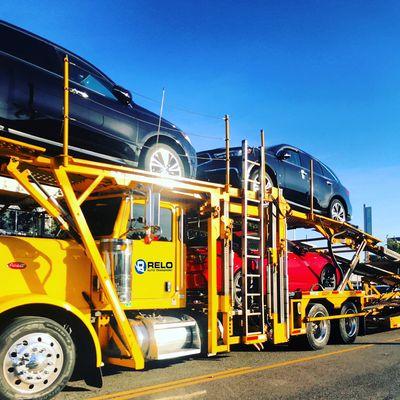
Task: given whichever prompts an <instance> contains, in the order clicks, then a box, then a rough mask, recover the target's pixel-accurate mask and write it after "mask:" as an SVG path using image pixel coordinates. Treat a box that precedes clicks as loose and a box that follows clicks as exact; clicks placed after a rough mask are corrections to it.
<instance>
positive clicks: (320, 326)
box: [311, 311, 328, 343]
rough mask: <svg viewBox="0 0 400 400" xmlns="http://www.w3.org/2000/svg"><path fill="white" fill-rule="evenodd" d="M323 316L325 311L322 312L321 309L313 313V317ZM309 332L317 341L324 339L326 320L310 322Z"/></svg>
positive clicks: (326, 328)
mask: <svg viewBox="0 0 400 400" xmlns="http://www.w3.org/2000/svg"><path fill="white" fill-rule="evenodd" d="M325 316H326V315H325V313H323V312H322V311H317V312H316V313H315V315H314V317H315V318H318V317H325ZM311 332H312V334H313V336H314V340H315V341H316V342H317V343H323V342H324V341H325V340H326V335H327V333H328V323H327V321H318V322H312V328H311Z"/></svg>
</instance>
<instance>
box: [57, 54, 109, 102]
mask: <svg viewBox="0 0 400 400" xmlns="http://www.w3.org/2000/svg"><path fill="white" fill-rule="evenodd" d="M60 55H61V56H62V57H64V55H63V54H61V52H60ZM68 58H69V61H70V62H71V64H70V67H69V78H70V80H71V81H73V82H76V83H79V84H80V85H82V86H85V87H86V88H88V89H90V90H92V91H94V92H96V93H98V94H100V95H102V96H105V97H107V98H109V99H112V100H117V98H116V97H115V96H114V94H113V93H112V88H113V85H112V84H111V83H110V82H109V81H107V80H106V79H104V77H103V76H102V75H101V74H100V73H99V71H97V70H96V69H95V68H92V67H91V66H90V65H88V64H86V63H84V62H83V61H81V60H79V59H77V58H76V57H74V56H71V55H69V56H68Z"/></svg>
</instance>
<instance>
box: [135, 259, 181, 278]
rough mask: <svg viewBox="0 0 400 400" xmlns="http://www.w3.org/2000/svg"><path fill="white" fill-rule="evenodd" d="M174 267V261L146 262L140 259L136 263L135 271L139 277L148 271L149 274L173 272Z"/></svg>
mask: <svg viewBox="0 0 400 400" xmlns="http://www.w3.org/2000/svg"><path fill="white" fill-rule="evenodd" d="M173 267H174V263H173V262H172V261H166V262H164V261H147V262H146V261H145V260H143V259H139V260H137V261H136V263H135V271H136V272H137V273H138V274H139V275H143V274H144V273H145V272H146V271H149V272H162V271H171V270H172V268H173Z"/></svg>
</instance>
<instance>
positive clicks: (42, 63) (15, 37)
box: [0, 24, 61, 74]
mask: <svg viewBox="0 0 400 400" xmlns="http://www.w3.org/2000/svg"><path fill="white" fill-rule="evenodd" d="M0 37H1V44H0V50H1V51H4V52H6V53H8V54H11V55H12V56H15V57H17V58H20V59H21V60H24V61H27V62H29V63H31V64H33V65H36V66H38V67H41V68H44V69H46V70H48V71H51V72H55V73H57V74H60V73H61V64H60V62H59V59H58V57H57V53H56V50H55V49H54V47H53V46H52V45H50V44H48V43H46V42H44V41H42V40H40V39H36V38H35V37H33V36H31V35H28V34H26V33H23V32H20V31H18V30H16V29H13V28H11V27H9V26H6V25H2V24H0Z"/></svg>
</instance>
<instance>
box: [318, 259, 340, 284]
mask: <svg viewBox="0 0 400 400" xmlns="http://www.w3.org/2000/svg"><path fill="white" fill-rule="evenodd" d="M319 283H320V285H321V286H322V287H323V288H324V289H327V290H334V289H336V286H337V284H338V283H337V277H336V269H335V267H334V266H333V265H330V264H328V265H325V267H324V268H323V270H322V271H321V274H320V276H319Z"/></svg>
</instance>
